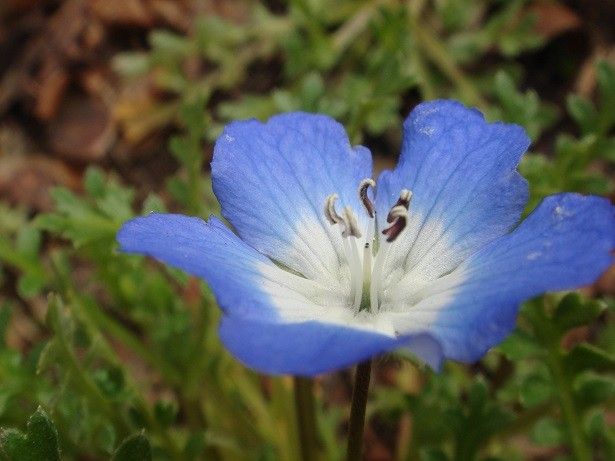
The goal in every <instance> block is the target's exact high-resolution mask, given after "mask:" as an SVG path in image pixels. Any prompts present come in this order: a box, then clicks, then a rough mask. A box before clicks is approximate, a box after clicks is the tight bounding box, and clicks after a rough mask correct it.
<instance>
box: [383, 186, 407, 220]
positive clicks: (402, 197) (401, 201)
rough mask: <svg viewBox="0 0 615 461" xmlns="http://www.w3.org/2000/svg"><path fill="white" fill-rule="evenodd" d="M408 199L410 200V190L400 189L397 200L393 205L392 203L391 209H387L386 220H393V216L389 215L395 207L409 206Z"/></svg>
mask: <svg viewBox="0 0 615 461" xmlns="http://www.w3.org/2000/svg"><path fill="white" fill-rule="evenodd" d="M410 200H412V192H411V191H409V190H408V189H402V190H401V192H400V193H399V198H398V199H397V202H395V205H393V207H392V208H391V211H389V214H388V215H387V222H388V223H392V222H393V221H394V220H395V217H394V216H391V212H392V211H393V210H394V209H395V208H396V207H398V206H401V207H404V208H405V209H406V210H407V209H408V208H409V207H410Z"/></svg>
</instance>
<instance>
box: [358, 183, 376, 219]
mask: <svg viewBox="0 0 615 461" xmlns="http://www.w3.org/2000/svg"><path fill="white" fill-rule="evenodd" d="M370 187H371V188H372V189H374V188H375V187H376V181H374V180H373V179H372V178H365V179H364V180H363V181H361V183H360V184H359V198H360V199H361V202H363V206H364V207H365V211H367V214H368V215H369V217H370V218H373V217H374V211H375V210H374V204H373V203H372V201H371V200H370V199H369V197H368V196H367V190H368V189H369V188H370Z"/></svg>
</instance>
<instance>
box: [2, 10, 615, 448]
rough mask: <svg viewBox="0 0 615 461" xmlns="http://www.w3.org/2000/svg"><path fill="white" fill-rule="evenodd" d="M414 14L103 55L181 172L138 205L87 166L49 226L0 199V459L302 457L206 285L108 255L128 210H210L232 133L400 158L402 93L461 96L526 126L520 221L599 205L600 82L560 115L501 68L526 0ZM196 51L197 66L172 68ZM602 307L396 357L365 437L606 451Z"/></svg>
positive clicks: (614, 154)
mask: <svg viewBox="0 0 615 461" xmlns="http://www.w3.org/2000/svg"><path fill="white" fill-rule="evenodd" d="M428 3H429V2H408V4H409V5H405V4H404V5H402V4H399V3H398V2H389V1H386V0H381V1H376V2H368V1H364V2H352V1H350V0H345V1H343V2H339V6H338V7H336V8H331V7H330V4H329V2H327V1H325V0H312V1H307V2H306V1H293V2H290V3H289V6H288V8H287V9H286V10H285V11H284V12H283V13H273V12H271V11H269V10H267V9H266V8H265V7H264V6H262V5H258V4H254V5H253V6H252V7H251V9H250V10H249V11H248V13H247V19H246V20H245V23H242V24H238V23H234V22H231V21H229V20H227V19H223V18H221V17H216V16H209V17H206V18H198V19H195V23H194V28H193V32H192V33H191V34H189V35H188V36H183V35H180V34H177V33H175V32H171V31H167V30H155V31H153V32H151V34H150V37H149V43H150V50H149V51H147V52H144V53H141V54H138V55H136V54H132V55H120V56H117V57H116V60H115V64H116V68H117V69H118V70H119V71H120V72H121V73H122V74H123V75H124V77H125V78H136V77H137V76H139V75H143V74H144V73H148V75H150V76H153V80H154V84H155V86H156V88H157V89H159V90H162V91H164V92H165V94H167V95H168V96H169V97H168V98H165V102H162V103H157V104H156V105H154V106H152V108H151V109H150V110H151V113H150V114H145V115H144V117H143V120H139V121H135V120H126V121H124V122H125V123H126V124H129V125H130V124H137V123H138V124H139V125H138V126H136V125H130V127H129V128H130V129H132V130H135V131H139V130H141V131H140V132H142V133H145V132H147V130H151V129H153V127H155V126H164V125H168V124H170V123H175V124H177V126H178V127H179V134H178V135H176V136H175V137H173V138H172V139H171V141H170V146H169V148H170V151H171V153H172V154H173V156H174V158H175V159H176V160H177V162H178V165H179V169H178V171H177V173H176V174H174V175H173V176H172V177H170V178H168V180H167V182H166V185H165V187H164V189H163V190H160V191H157V192H158V194H155V193H150V194H149V195H147V197H145V198H144V199H142V198H140V199H139V200H137V199H136V198H137V197H142V196H141V195H139V192H140V191H139V190H135V189H134V188H133V187H130V186H126V185H124V184H123V183H122V181H121V180H120V179H118V178H117V177H115V176H114V175H113V174H110V173H107V172H104V171H103V170H101V169H99V168H90V169H89V170H88V171H87V173H86V174H85V176H84V180H83V189H84V191H83V194H76V193H75V192H71V191H69V190H68V189H64V188H59V189H56V190H54V191H53V199H54V202H55V208H54V211H52V212H50V213H45V214H40V215H38V216H35V217H31V216H29V215H28V214H27V213H26V212H25V211H23V210H19V209H15V208H10V207H8V206H7V205H1V206H0V282H3V283H4V286H5V287H7V290H5V291H6V293H9V294H8V295H7V296H6V299H5V298H0V340H1V341H0V426H1V427H2V428H3V429H2V432H1V433H0V447H1V451H0V455H1V456H2V457H4V458H5V459H10V460H22V459H23V460H26V459H50V460H51V459H59V457H60V456H62V459H79V458H81V457H83V458H88V459H116V460H122V459H150V458H151V459H174V460H179V459H262V460H273V459H299V451H298V447H297V439H296V437H297V436H296V428H295V422H294V411H293V410H292V408H293V405H292V403H293V400H292V382H291V381H290V380H289V379H287V378H269V377H262V376H257V375H256V374H254V373H253V372H251V371H249V370H246V369H245V368H244V367H243V366H242V365H241V364H239V363H237V362H236V361H234V360H233V359H232V358H231V357H230V356H229V355H228V354H227V353H226V352H225V351H224V349H223V348H222V346H221V345H220V343H219V340H218V338H217V333H216V327H217V320H218V311H217V308H216V307H215V302H214V300H213V298H212V296H211V294H210V293H209V291H208V289H207V288H206V287H205V286H204V285H203V284H201V283H200V282H198V281H197V280H195V279H193V278H190V277H187V276H186V275H185V274H183V273H180V272H178V271H174V270H170V269H168V268H165V267H163V266H161V265H159V264H156V263H154V262H152V261H150V260H147V259H145V258H139V257H135V256H126V255H123V254H120V253H119V252H118V251H117V249H116V243H115V232H116V231H117V229H118V228H119V226H120V224H121V223H122V222H123V221H125V220H126V219H128V218H130V217H132V216H134V215H135V214H142V213H147V212H150V211H161V210H165V209H166V208H167V207H168V208H170V209H173V210H177V211H180V212H186V213H190V214H195V215H200V216H207V215H209V214H211V213H218V208H217V204H216V200H215V197H213V194H212V191H211V182H210V181H209V178H208V176H207V173H205V172H204V170H206V161H205V157H204V156H203V146H204V145H209V143H210V141H211V140H212V139H213V138H214V137H215V136H216V135H217V134H218V133H219V131H220V127H221V126H222V124H223V123H225V122H226V121H228V120H231V119H234V118H242V117H248V116H250V117H257V118H266V117H268V116H269V115H271V114H273V113H276V112H279V111H285V110H293V109H302V110H309V111H319V112H325V113H328V114H331V115H333V116H335V117H336V118H338V119H339V120H340V121H342V122H343V123H344V124H345V126H347V127H348V129H349V130H350V133H351V135H352V137H353V139H354V140H355V141H360V140H361V139H363V137H367V138H366V139H368V140H369V141H370V142H372V141H373V142H375V143H376V147H377V149H390V151H391V152H394V151H396V150H397V148H396V146H397V145H398V144H399V138H398V135H396V134H395V133H396V132H397V131H398V129H399V125H400V122H401V119H402V117H403V114H405V113H407V112H408V111H409V109H410V107H411V105H412V104H413V103H414V102H415V101H418V100H420V99H423V98H425V99H429V98H434V97H456V98H459V99H461V100H463V101H464V102H466V103H468V104H472V105H477V106H479V107H481V108H482V109H483V110H485V112H486V113H487V114H488V116H489V117H490V118H492V119H503V120H506V121H510V122H515V123H519V124H521V125H523V126H524V127H525V128H526V129H527V130H528V132H529V133H530V136H531V137H532V139H533V141H534V143H535V144H534V146H537V147H533V148H532V152H531V153H530V154H528V155H527V156H526V157H525V159H524V161H523V163H522V165H521V170H522V173H523V174H524V176H526V178H527V179H528V180H529V183H530V188H531V189H530V190H531V194H532V199H531V204H530V206H529V208H528V211H529V210H530V209H531V208H532V207H533V206H534V205H535V204H536V203H537V201H538V200H540V199H541V198H542V197H544V196H545V195H548V194H551V193H556V192H558V191H562V190H571V191H578V192H583V193H597V194H608V193H612V191H613V184H612V181H611V180H610V178H609V175H608V172H609V171H611V172H612V169H613V162H614V161H615V139H614V138H613V130H614V128H615V70H614V68H613V67H612V66H610V65H609V64H607V63H606V62H600V63H598V64H597V66H596V70H597V76H598V90H597V92H596V95H595V98H593V99H592V100H590V99H588V98H587V97H582V96H578V95H574V94H573V95H570V96H568V98H567V100H566V104H565V106H566V107H565V108H562V107H560V106H561V105H560V106H558V105H557V104H556V102H554V101H551V102H548V101H543V100H541V99H540V97H539V95H538V93H537V92H536V91H534V90H532V89H527V88H524V84H525V78H526V76H527V74H528V72H530V71H531V69H526V68H523V67H522V66H521V65H520V64H518V61H517V60H516V58H517V57H518V56H519V55H520V54H522V53H528V52H531V51H532V50H535V49H537V48H540V47H541V46H543V44H544V38H542V37H540V36H537V35H536V34H535V33H534V32H533V24H534V21H535V17H534V16H533V15H532V14H531V13H530V12H529V10H528V9H527V8H526V6H527V5H526V3H527V2H524V1H519V0H515V1H510V2H502V1H496V0H481V1H474V0H443V1H438V2H433V5H432V4H431V3H429V4H428ZM487 56H490V57H492V59H491V60H489V61H490V62H488V63H487V64H485V63H484V61H485V57H487ZM195 59H196V60H199V62H203V63H204V65H207V66H208V68H210V69H211V71H210V72H207V73H206V74H204V75H197V76H194V75H193V74H191V73H190V72H187V70H186V68H187V66H186V63H187V62H193V61H194V60H195ZM261 68H265V69H267V70H266V71H263V70H259V69H261ZM271 69H274V70H276V72H277V75H275V76H273V77H272V76H266V77H267V80H266V81H268V82H270V83H269V84H268V86H267V87H266V89H262V88H259V86H258V83H257V81H258V80H259V78H260V77H262V75H261V74H264V73H266V72H270V71H271ZM520 88H523V90H522V89H520ZM148 117H149V118H148ZM11 286H15V287H16V289H15V290H14V293H13V292H12V291H11V290H9V289H8V287H11ZM41 305H42V306H44V308H43V309H42V313H39V314H38V315H37V314H36V313H31V312H30V311H31V310H32V306H41ZM613 306H614V303H613V302H612V300H609V299H595V298H592V297H583V296H581V295H579V294H576V293H572V294H565V295H548V296H545V297H541V298H538V299H535V300H533V301H531V302H529V303H527V304H526V305H525V306H524V308H523V309H522V314H521V316H520V320H519V326H518V328H517V330H516V331H515V332H514V333H513V334H512V335H511V336H510V337H509V338H508V339H507V340H506V341H505V342H504V343H503V344H502V345H501V346H500V347H499V348H497V349H496V350H494V351H492V352H490V353H489V354H488V355H487V356H486V357H485V358H484V359H483V360H482V361H481V362H480V363H479V364H477V365H476V366H474V367H467V366H462V365H459V364H452V363H451V364H448V365H447V367H446V369H445V371H444V372H443V373H441V374H434V373H432V372H430V371H428V370H426V369H424V368H421V367H420V366H418V365H417V364H415V363H413V362H412V361H406V360H402V361H394V362H392V363H393V364H396V365H395V366H394V367H396V368H397V369H396V373H395V386H390V385H389V386H384V385H383V386H377V387H376V388H375V396H374V399H373V401H372V402H371V403H370V407H369V414H370V415H371V418H372V421H373V422H375V423H378V424H374V427H375V428H377V427H379V426H382V427H385V428H388V429H389V430H390V432H391V433H395V434H397V437H396V438H395V440H394V441H393V442H392V446H393V447H394V449H395V450H396V457H397V459H400V460H401V459H421V460H446V459H451V460H453V459H454V460H472V459H490V460H517V459H523V457H524V452H523V449H524V444H528V443H529V444H532V445H533V446H539V447H543V448H544V449H550V448H553V449H554V451H552V452H550V453H558V456H560V459H567V458H569V459H572V458H576V459H581V460H588V459H592V457H593V458H594V459H615V432H614V431H613V428H612V427H610V426H609V424H608V418H609V417H611V418H612V411H613V402H615V374H614V373H615V346H614V344H615V324H614V319H615V317H614V314H615V310H614V307H613ZM24 312H28V313H29V314H31V315H30V317H31V320H30V324H29V327H30V328H32V329H34V330H35V331H36V334H35V336H34V340H33V341H32V343H30V344H27V346H25V347H21V348H17V347H15V346H14V345H9V344H11V341H10V338H9V337H8V336H9V335H8V332H9V330H10V325H12V323H13V322H16V321H17V320H18V319H19V318H22V319H23V317H24V315H23V313H24ZM575 338H577V339H575ZM578 338H580V339H578ZM381 366H382V367H383V368H387V367H392V365H391V362H390V361H389V362H386V363H384V364H381ZM332 383H333V384H335V383H336V381H335V380H333V379H332V378H323V380H322V382H321V385H320V387H319V388H318V389H319V393H318V395H317V397H318V398H317V401H318V402H317V403H318V420H319V430H320V440H321V449H322V453H323V457H324V459H341V457H342V456H343V453H342V451H341V448H340V446H341V444H340V439H339V437H340V430H341V429H343V427H344V421H345V419H346V418H347V413H346V409H345V408H344V407H342V406H340V405H339V404H337V403H336V402H335V400H334V399H333V398H332V397H331V396H330V395H329V394H328V390H329V389H330V386H332V385H333V384H332ZM338 385H339V384H338ZM28 415H32V416H30V417H29V419H28ZM408 420H411V421H412V425H411V427H412V430H408V429H407V422H408ZM375 430H376V429H375ZM393 431H394V432H393ZM520 437H521V438H522V439H521V440H523V443H518V441H519V440H520ZM523 437H525V438H523Z"/></svg>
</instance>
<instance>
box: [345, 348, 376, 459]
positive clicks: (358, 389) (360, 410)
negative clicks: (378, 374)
mask: <svg viewBox="0 0 615 461" xmlns="http://www.w3.org/2000/svg"><path fill="white" fill-rule="evenodd" d="M371 373H372V361H371V360H367V361H365V362H361V363H359V364H358V365H357V370H356V371H355V378H354V387H353V389H352V403H351V406H350V421H349V423H348V450H347V451H346V460H347V461H358V460H360V459H361V454H362V452H363V430H364V428H365V408H366V406H367V393H368V390H369V379H370V376H371Z"/></svg>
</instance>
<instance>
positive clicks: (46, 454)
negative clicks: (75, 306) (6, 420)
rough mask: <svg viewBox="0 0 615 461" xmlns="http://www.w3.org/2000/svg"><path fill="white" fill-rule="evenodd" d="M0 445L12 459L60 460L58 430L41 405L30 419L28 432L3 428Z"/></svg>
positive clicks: (14, 460)
mask: <svg viewBox="0 0 615 461" xmlns="http://www.w3.org/2000/svg"><path fill="white" fill-rule="evenodd" d="M0 446H1V447H2V451H3V453H4V454H5V455H6V457H7V458H8V459H9V460H10V461H59V460H60V448H59V446H58V431H57V430H56V428H55V426H54V425H53V422H52V421H51V419H49V417H48V416H47V414H46V413H45V411H44V410H43V409H42V408H41V407H39V408H38V409H37V410H36V412H34V414H33V415H32V416H31V417H30V419H29V420H28V427H27V432H26V434H24V433H22V432H21V431H18V430H16V429H2V432H1V433H0Z"/></svg>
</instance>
